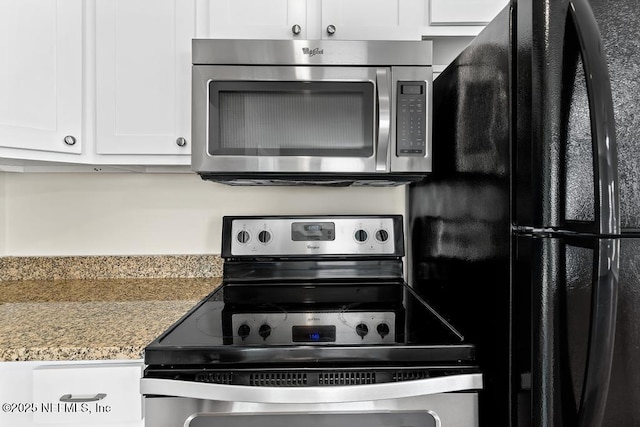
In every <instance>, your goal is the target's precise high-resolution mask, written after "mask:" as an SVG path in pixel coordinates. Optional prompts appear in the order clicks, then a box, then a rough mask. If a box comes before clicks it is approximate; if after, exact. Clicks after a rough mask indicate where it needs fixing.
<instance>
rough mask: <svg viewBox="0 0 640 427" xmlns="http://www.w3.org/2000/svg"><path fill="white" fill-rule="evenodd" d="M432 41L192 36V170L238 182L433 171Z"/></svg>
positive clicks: (418, 175) (324, 180) (346, 181)
mask: <svg viewBox="0 0 640 427" xmlns="http://www.w3.org/2000/svg"><path fill="white" fill-rule="evenodd" d="M431 65H432V45H431V42H430V41H338V40H293V41H290V40H211V39H196V40H193V79H192V102H193V108H192V139H193V147H192V155H191V166H192V169H193V170H194V171H195V172H197V173H199V174H200V175H201V176H202V178H204V179H207V180H213V181H218V182H224V183H227V184H236V185H277V184H287V185H291V184H325V185H354V184H356V185H358V184H361V185H365V184H369V185H397V184H403V183H407V182H411V181H416V180H420V179H422V178H423V177H424V176H425V174H427V173H428V172H430V171H431V165H432V160H433V159H432V153H431V108H432V101H431V93H432V81H433V74H432V67H431Z"/></svg>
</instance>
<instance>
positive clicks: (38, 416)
mask: <svg viewBox="0 0 640 427" xmlns="http://www.w3.org/2000/svg"><path fill="white" fill-rule="evenodd" d="M141 377H142V366H141V365H140V364H139V363H131V364H119V365H104V364H95V365H66V364H65V365H53V366H46V365H45V366H41V367H38V368H36V369H34V370H33V400H34V402H37V403H38V410H37V411H35V412H34V414H33V420H34V423H35V424H65V425H73V424H75V425H97V424H118V425H121V424H124V423H134V422H137V421H140V420H142V395H141V394H140V387H139V384H140V378H141Z"/></svg>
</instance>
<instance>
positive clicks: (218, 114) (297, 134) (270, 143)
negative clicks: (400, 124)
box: [209, 81, 376, 158]
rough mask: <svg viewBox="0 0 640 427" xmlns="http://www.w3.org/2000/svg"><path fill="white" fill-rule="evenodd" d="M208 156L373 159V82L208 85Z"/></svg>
mask: <svg viewBox="0 0 640 427" xmlns="http://www.w3.org/2000/svg"><path fill="white" fill-rule="evenodd" d="M209 85H210V86H209V103H210V105H209V154H211V155H240V156H311V157H333V156H336V157H365V158H366V157H371V156H372V155H373V150H374V120H375V114H376V111H375V102H374V90H375V87H374V85H373V84H372V83H369V82H259V81H251V82H247V81H211V82H210V83H209Z"/></svg>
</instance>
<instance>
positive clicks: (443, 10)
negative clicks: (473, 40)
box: [422, 0, 509, 36]
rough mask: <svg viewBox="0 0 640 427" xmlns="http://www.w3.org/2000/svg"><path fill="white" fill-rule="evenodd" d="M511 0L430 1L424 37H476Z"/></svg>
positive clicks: (425, 17)
mask: <svg viewBox="0 0 640 427" xmlns="http://www.w3.org/2000/svg"><path fill="white" fill-rule="evenodd" d="M508 3H509V0H429V7H428V9H427V10H426V12H427V13H426V14H425V15H424V26H423V28H422V34H423V35H427V36H428V35H434V36H475V35H477V34H478V33H479V32H480V31H482V29H483V28H484V26H485V25H486V24H488V23H489V22H491V20H492V19H493V18H495V17H496V15H498V13H499V12H500V11H501V10H502V9H503V8H504V7H505V6H506V5H507V4H508Z"/></svg>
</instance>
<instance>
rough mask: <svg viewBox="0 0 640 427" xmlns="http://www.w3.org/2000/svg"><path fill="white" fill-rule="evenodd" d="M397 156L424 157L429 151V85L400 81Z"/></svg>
mask: <svg viewBox="0 0 640 427" xmlns="http://www.w3.org/2000/svg"><path fill="white" fill-rule="evenodd" d="M396 99H397V113H396V116H397V128H396V141H397V142H396V155H397V156H398V157H407V156H418V157H423V156H425V154H426V149H427V125H428V123H427V84H426V82H424V81H400V82H398V88H397V98H396Z"/></svg>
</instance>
